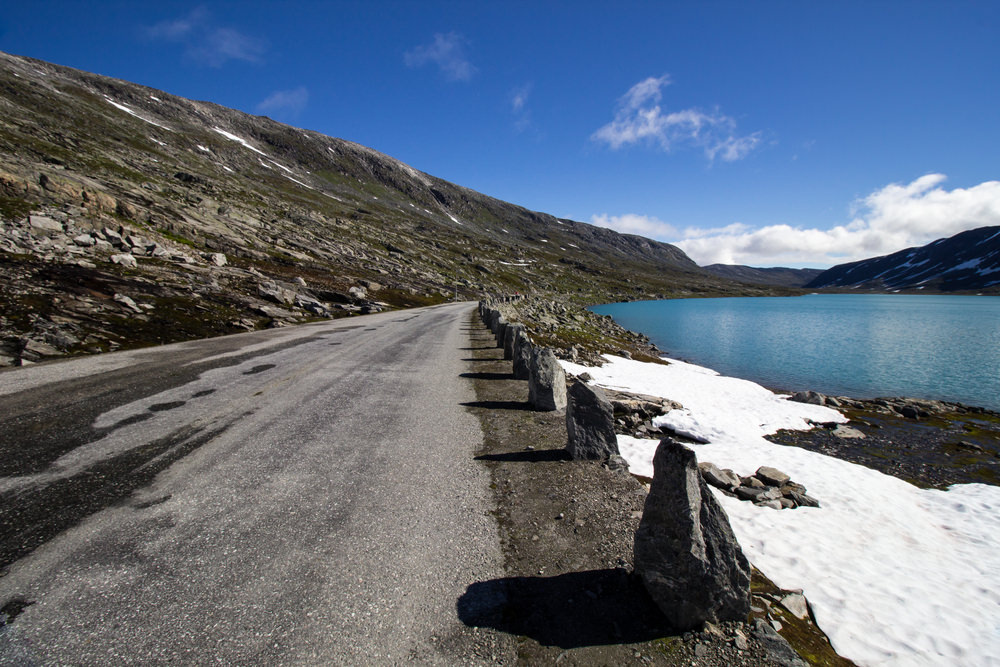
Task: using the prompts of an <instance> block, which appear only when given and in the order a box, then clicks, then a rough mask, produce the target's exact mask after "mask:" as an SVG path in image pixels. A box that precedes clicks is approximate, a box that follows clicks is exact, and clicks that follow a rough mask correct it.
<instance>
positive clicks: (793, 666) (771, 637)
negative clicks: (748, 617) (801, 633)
mask: <svg viewBox="0 0 1000 667" xmlns="http://www.w3.org/2000/svg"><path fill="white" fill-rule="evenodd" d="M753 637H754V639H756V640H757V641H758V642H760V643H761V644H762V645H763V646H764V648H765V649H766V650H767V653H768V658H770V659H771V661H772V662H773V663H774V664H775V665H778V667H809V664H808V663H807V662H806V661H805V660H803V659H802V658H800V657H799V654H798V653H796V652H795V649H793V648H792V646H791V644H789V643H788V640H787V639H785V638H784V637H782V636H781V635H779V634H778V632H777V630H775V629H774V628H773V627H771V624H770V623H768V622H767V621H765V620H763V619H760V618H758V619H757V620H756V621H754V624H753Z"/></svg>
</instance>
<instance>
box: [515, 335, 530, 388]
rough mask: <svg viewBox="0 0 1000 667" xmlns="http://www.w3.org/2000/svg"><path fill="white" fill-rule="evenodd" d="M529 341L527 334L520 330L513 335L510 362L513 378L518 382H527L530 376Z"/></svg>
mask: <svg viewBox="0 0 1000 667" xmlns="http://www.w3.org/2000/svg"><path fill="white" fill-rule="evenodd" d="M531 354H532V346H531V339H529V338H528V332H527V330H525V329H520V330H519V331H518V332H517V333H516V334H514V343H513V347H512V356H511V360H512V361H513V366H514V377H515V378H517V379H518V380H527V379H528V378H529V377H530V376H531Z"/></svg>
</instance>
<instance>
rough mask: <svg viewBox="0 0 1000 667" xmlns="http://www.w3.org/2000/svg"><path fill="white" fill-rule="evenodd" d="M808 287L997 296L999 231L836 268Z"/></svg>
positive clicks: (992, 229)
mask: <svg viewBox="0 0 1000 667" xmlns="http://www.w3.org/2000/svg"><path fill="white" fill-rule="evenodd" d="M808 287H810V288H822V287H856V288H864V289H878V290H929V291H940V292H956V291H979V290H987V291H989V292H991V293H1000V227H980V228H979V229H972V230H969V231H965V232H961V233H959V234H956V235H955V236H952V237H950V238H944V239H938V240H937V241H934V242H933V243H929V244H928V245H925V246H922V247H919V248H907V249H906V250H900V251H899V252H896V253H893V254H891V255H884V256H882V257H874V258H872V259H866V260H862V261H860V262H851V263H849V264H839V265H837V266H834V267H833V268H831V269H828V270H826V271H824V272H823V273H821V274H820V275H818V276H817V277H816V278H815V279H814V280H813V281H812V282H810V283H809V285H808Z"/></svg>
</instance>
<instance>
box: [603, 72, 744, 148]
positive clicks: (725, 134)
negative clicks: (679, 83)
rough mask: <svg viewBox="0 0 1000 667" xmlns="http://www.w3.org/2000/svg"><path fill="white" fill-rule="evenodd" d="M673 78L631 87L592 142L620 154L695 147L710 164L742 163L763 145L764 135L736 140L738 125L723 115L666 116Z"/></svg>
mask: <svg viewBox="0 0 1000 667" xmlns="http://www.w3.org/2000/svg"><path fill="white" fill-rule="evenodd" d="M670 84H671V81H670V77H669V76H668V75H666V74H665V75H663V76H661V77H649V78H647V79H644V80H642V81H640V82H639V83H637V84H635V85H634V86H632V88H630V89H629V91H628V92H627V93H625V95H623V96H622V98H621V99H620V100H619V101H618V110H617V111H616V112H615V118H614V120H612V121H611V122H610V123H608V124H607V125H604V126H603V127H601V128H599V129H598V130H597V131H596V132H594V133H593V134H592V135H591V137H590V138H591V139H592V140H593V141H597V142H601V143H605V144H607V145H608V146H609V147H610V148H611V149H613V150H618V149H619V148H622V147H624V146H630V145H633V144H652V145H654V146H658V147H659V148H660V149H661V150H664V151H671V150H673V149H674V148H676V147H678V146H685V145H689V146H695V147H698V148H701V149H702V150H703V151H704V152H705V156H706V157H708V159H709V160H711V161H714V160H715V159H716V157H718V158H720V159H722V160H724V161H726V162H734V161H736V160H742V159H743V158H745V157H746V156H747V155H749V154H750V152H751V151H753V149H754V148H756V147H757V146H758V145H759V144H760V141H761V133H760V132H754V133H753V134H750V135H747V136H742V137H741V136H736V135H735V134H734V133H735V131H736V121H735V120H733V119H732V118H730V117H729V116H726V115H725V114H723V113H721V112H720V111H719V110H717V109H716V110H715V111H712V112H706V111H702V110H700V109H695V108H691V109H683V110H680V111H672V112H669V113H668V112H665V111H664V110H663V109H662V108H661V107H660V101H661V100H662V99H663V88H664V87H666V86H669V85H670Z"/></svg>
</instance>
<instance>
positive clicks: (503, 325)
mask: <svg viewBox="0 0 1000 667" xmlns="http://www.w3.org/2000/svg"><path fill="white" fill-rule="evenodd" d="M520 298H523V297H497V298H494V299H487V300H485V301H480V302H479V315H480V317H481V318H482V320H483V323H484V324H485V325H486V326H487V327H489V329H490V331H492V332H493V335H494V336H495V337H496V341H497V347H499V348H503V358H504V359H507V360H509V361H511V362H512V364H513V371H514V377H515V378H517V379H518V380H527V381H528V402H529V403H530V404H531V407H533V408H534V409H536V410H548V411H551V410H562V409H563V408H565V407H566V373H565V371H563V369H562V366H560V365H559V360H558V359H556V355H555V353H553V352H552V350H551V349H549V348H547V347H536V346H535V345H534V344H532V342H531V338H530V337H529V336H528V330H527V329H526V328H525V326H524V325H523V324H520V323H517V322H508V321H507V318H506V317H505V316H504V314H503V313H502V312H501V311H500V308H499V306H500V305H501V304H504V303H511V302H512V301H516V300H519V299H520Z"/></svg>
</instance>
